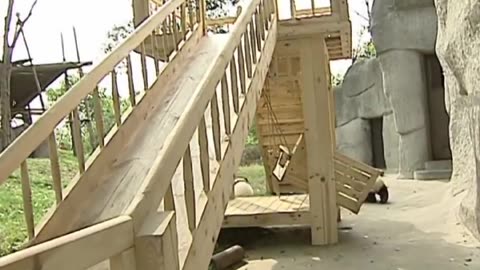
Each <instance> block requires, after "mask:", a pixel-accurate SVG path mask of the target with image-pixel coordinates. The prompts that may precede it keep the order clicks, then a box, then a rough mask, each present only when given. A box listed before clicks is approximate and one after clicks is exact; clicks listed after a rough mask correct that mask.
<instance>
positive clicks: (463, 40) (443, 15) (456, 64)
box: [435, 0, 480, 237]
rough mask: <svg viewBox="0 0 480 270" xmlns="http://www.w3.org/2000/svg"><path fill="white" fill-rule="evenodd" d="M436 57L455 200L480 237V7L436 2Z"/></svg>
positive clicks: (453, 0) (442, 0) (478, 3)
mask: <svg viewBox="0 0 480 270" xmlns="http://www.w3.org/2000/svg"><path fill="white" fill-rule="evenodd" d="M435 5H436V9H437V14H438V37H437V38H438V40H437V44H436V51H437V55H438V58H439V60H440V63H441V64H442V67H443V70H444V74H445V86H446V96H445V104H446V108H447V111H448V113H449V115H450V138H451V139H450V143H451V149H452V156H453V174H452V179H451V182H452V185H453V192H454V193H453V194H454V195H455V196H462V197H463V201H462V203H461V217H462V218H463V221H464V223H465V224H466V225H467V227H468V228H469V229H470V230H471V231H472V232H473V233H474V234H476V235H477V237H480V233H479V232H480V196H479V195H480V190H479V186H480V99H479V98H478V95H479V94H480V87H479V82H480V1H459V0H435Z"/></svg>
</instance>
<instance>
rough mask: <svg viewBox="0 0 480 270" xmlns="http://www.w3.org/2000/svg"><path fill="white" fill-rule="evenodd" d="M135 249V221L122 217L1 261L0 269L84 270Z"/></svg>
mask: <svg viewBox="0 0 480 270" xmlns="http://www.w3.org/2000/svg"><path fill="white" fill-rule="evenodd" d="M132 246H133V226H132V220H131V218H130V217H126V216H120V217H118V218H114V219H112V220H108V221H105V222H102V223H100V224H96V225H93V226H91V227H88V228H86V229H82V230H79V231H76V232H73V233H71V234H67V235H65V236H61V237H59V238H56V239H54V240H51V241H48V242H45V243H42V244H39V245H36V246H33V247H30V248H27V249H24V250H21V251H18V252H15V253H13V254H10V255H7V256H5V257H2V258H0V269H1V270H20V269H21V270H30V269H31V270H36V269H51V270H62V269H71V270H83V269H86V268H88V267H90V266H93V265H95V264H97V263H100V262H102V261H104V260H105V259H108V258H110V257H111V256H114V255H116V254H119V253H120V252H122V251H124V250H126V249H128V248H130V247H132ZM40 266H41V267H40Z"/></svg>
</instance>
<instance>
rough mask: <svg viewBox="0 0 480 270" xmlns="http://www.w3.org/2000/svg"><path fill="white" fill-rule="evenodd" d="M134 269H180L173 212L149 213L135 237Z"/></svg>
mask: <svg viewBox="0 0 480 270" xmlns="http://www.w3.org/2000/svg"><path fill="white" fill-rule="evenodd" d="M135 257H136V259H135V262H136V265H137V267H136V269H141V270H153V269H168V270H178V269H180V265H179V258H178V238H177V225H176V218H175V212H173V211H167V212H160V213H155V214H152V215H150V217H149V219H147V220H146V221H145V222H144V223H143V226H142V227H141V228H140V231H139V232H138V233H137V236H136V238H135Z"/></svg>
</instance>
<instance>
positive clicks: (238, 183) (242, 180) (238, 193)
mask: <svg viewBox="0 0 480 270" xmlns="http://www.w3.org/2000/svg"><path fill="white" fill-rule="evenodd" d="M233 194H234V195H235V197H247V196H253V188H252V186H251V185H250V182H248V179H247V178H246V177H236V178H235V181H234V182H233Z"/></svg>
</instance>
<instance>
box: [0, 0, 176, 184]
mask: <svg viewBox="0 0 480 270" xmlns="http://www.w3.org/2000/svg"><path fill="white" fill-rule="evenodd" d="M184 2H185V0H171V1H168V2H167V3H165V4H164V5H162V6H161V7H160V9H159V10H158V11H157V12H156V13H155V14H154V15H152V16H150V17H149V18H148V19H147V20H145V21H144V22H143V23H142V24H141V25H140V26H139V27H138V28H137V29H135V31H134V32H133V33H132V34H131V35H129V36H128V37H127V38H126V39H125V41H124V42H122V43H120V44H119V45H118V46H117V47H115V48H114V49H113V50H112V52H111V53H109V54H108V55H106V56H105V58H104V59H103V60H102V61H100V62H99V63H98V64H97V65H96V66H95V67H94V68H93V69H92V71H91V72H89V73H88V74H87V75H86V76H85V77H83V78H82V79H81V80H80V81H78V82H77V83H76V84H75V85H74V86H73V87H72V88H71V89H70V90H69V91H67V92H66V93H65V95H63V96H62V97H61V98H60V99H59V100H58V101H57V102H56V103H55V104H53V105H52V107H50V108H49V109H48V110H47V111H46V112H45V113H44V114H43V115H42V116H40V117H39V119H38V120H37V121H36V122H35V123H33V124H32V125H31V126H30V127H29V128H28V129H27V130H25V132H23V133H22V134H21V135H20V136H19V137H18V138H17V139H16V140H15V141H14V142H13V143H12V144H11V145H10V146H9V147H8V148H6V149H5V150H4V152H3V153H1V154H0V185H1V184H3V183H4V182H5V181H6V179H7V178H8V176H9V175H10V174H11V173H12V172H13V171H14V170H15V169H16V168H18V167H19V166H20V163H22V162H23V161H24V160H25V159H27V158H28V156H29V155H30V154H31V153H32V152H33V151H34V150H35V149H36V148H37V147H38V146H39V145H40V144H41V143H42V142H44V141H45V140H46V139H47V138H48V137H49V135H50V134H51V133H52V131H53V130H54V129H55V127H56V126H57V125H58V124H59V123H60V122H61V121H62V119H64V118H65V117H66V116H67V115H68V114H70V112H71V111H72V110H74V109H75V108H76V107H77V106H78V105H79V104H80V103H81V101H82V100H83V99H84V98H85V97H86V96H87V95H88V94H90V93H92V92H93V91H94V89H95V87H96V86H97V84H98V83H99V82H100V81H101V80H102V79H103V78H104V77H105V76H107V75H108V74H109V73H110V72H111V70H112V69H113V68H114V67H115V66H116V65H117V64H118V63H120V61H122V60H123V59H124V58H125V57H127V56H128V55H129V53H130V52H132V51H133V50H134V49H136V48H138V47H139V46H140V45H141V44H142V42H143V41H144V40H145V39H146V38H147V37H148V36H149V35H151V34H152V32H153V31H154V30H155V29H156V28H157V27H158V25H160V24H161V23H162V22H163V21H164V20H165V19H166V18H167V16H168V15H169V14H171V13H172V12H174V11H175V9H177V8H178V7H179V6H180V5H182V4H183V3H184Z"/></svg>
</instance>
